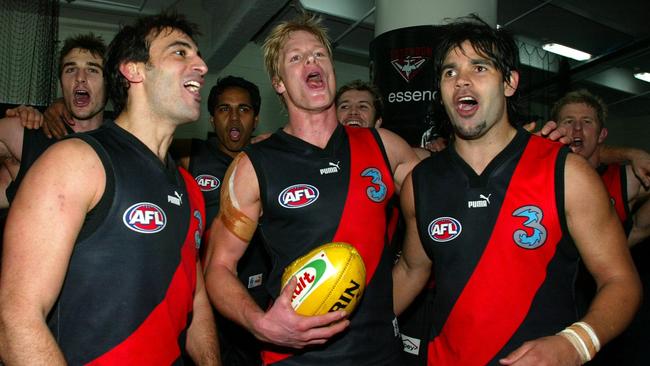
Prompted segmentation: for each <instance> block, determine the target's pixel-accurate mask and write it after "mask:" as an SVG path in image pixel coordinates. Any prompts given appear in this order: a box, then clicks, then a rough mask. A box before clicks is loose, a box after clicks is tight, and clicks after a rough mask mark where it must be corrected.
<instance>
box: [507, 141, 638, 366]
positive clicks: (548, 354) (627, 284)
mask: <svg viewBox="0 0 650 366" xmlns="http://www.w3.org/2000/svg"><path fill="white" fill-rule="evenodd" d="M564 182H565V200H566V203H565V210H566V217H567V225H568V227H569V231H570V234H571V237H572V238H573V239H574V241H575V243H576V247H577V248H578V251H579V252H580V256H581V257H582V259H583V261H584V263H585V265H586V267H587V269H588V270H589V272H590V273H591V274H592V276H593V277H594V279H595V280H596V285H597V292H596V296H595V297H594V299H593V301H592V303H591V305H590V307H589V310H588V311H587V314H586V315H585V317H584V318H583V319H582V321H584V322H586V323H588V324H589V325H591V327H592V328H593V329H594V331H595V333H596V335H597V336H598V338H599V340H600V343H601V344H605V343H607V342H609V341H610V340H612V339H613V338H614V337H615V336H617V335H618V334H620V333H621V332H622V331H623V329H625V327H626V326H627V325H628V324H629V323H630V321H631V320H632V317H633V316H634V313H635V311H636V309H637V308H638V306H639V303H640V300H641V284H640V281H639V277H638V275H637V273H636V270H635V268H634V264H633V262H632V259H631V257H630V253H629V250H628V249H627V247H626V245H625V234H624V233H623V229H622V227H621V224H620V222H619V221H618V219H617V217H616V214H615V213H614V210H613V209H612V207H611V204H610V203H609V198H608V195H607V192H606V191H605V187H604V186H603V184H602V182H601V181H600V178H599V177H598V175H597V174H596V172H595V171H594V170H593V169H592V168H591V167H590V166H589V165H588V164H587V162H586V161H585V160H584V159H582V158H581V157H579V156H576V155H574V154H569V156H568V158H567V163H566V170H565V175H564ZM568 325H569V324H567V326H568ZM549 358H552V359H553V360H552V361H551V360H549ZM531 360H534V362H535V363H526V362H531ZM540 360H547V361H549V362H551V363H549V364H555V365H562V364H565V365H570V364H579V362H580V361H579V360H580V358H579V357H578V353H577V350H576V349H575V348H574V347H573V346H572V345H571V344H570V343H569V341H568V340H567V339H564V338H563V337H561V336H558V335H555V336H552V335H549V336H548V337H545V338H540V339H537V340H533V341H530V342H526V343H524V345H522V346H521V347H520V348H519V349H517V350H515V351H514V352H513V353H511V354H510V355H509V356H508V357H507V358H506V359H504V360H502V364H506V365H517V364H518V363H521V364H537V363H539V362H541V361H540Z"/></svg>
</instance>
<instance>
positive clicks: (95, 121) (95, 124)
mask: <svg viewBox="0 0 650 366" xmlns="http://www.w3.org/2000/svg"><path fill="white" fill-rule="evenodd" d="M72 122H73V123H74V124H71V125H70V127H71V128H72V130H73V131H74V132H87V131H92V130H96V129H97V128H99V126H101V125H102V123H103V122H104V112H99V113H97V114H96V115H94V116H93V117H91V118H89V119H77V118H74V117H72Z"/></svg>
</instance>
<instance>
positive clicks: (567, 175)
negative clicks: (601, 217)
mask: <svg viewBox="0 0 650 366" xmlns="http://www.w3.org/2000/svg"><path fill="white" fill-rule="evenodd" d="M564 187H565V193H564V196H565V205H566V208H567V213H568V214H569V215H571V213H578V214H579V215H591V214H598V213H600V212H601V211H611V204H610V200H609V195H608V193H607V190H606V189H605V185H604V183H603V181H602V179H601V178H600V176H599V175H598V173H597V172H596V170H595V169H594V168H593V167H592V166H591V165H589V163H588V162H587V161H586V160H585V159H584V158H583V157H582V156H580V155H577V154H573V153H571V154H568V155H567V159H566V165H565V169H564ZM612 212H613V211H612Z"/></svg>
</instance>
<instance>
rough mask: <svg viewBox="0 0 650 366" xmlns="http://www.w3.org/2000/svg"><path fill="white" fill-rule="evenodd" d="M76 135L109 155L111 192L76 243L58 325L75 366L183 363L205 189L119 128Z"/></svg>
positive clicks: (54, 321)
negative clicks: (200, 189) (84, 365)
mask: <svg viewBox="0 0 650 366" xmlns="http://www.w3.org/2000/svg"><path fill="white" fill-rule="evenodd" d="M75 137H76V138H80V139H82V140H84V141H85V142H87V143H88V144H89V145H90V146H92V148H93V149H94V150H95V151H96V152H97V155H98V156H99V157H100V159H101V161H102V163H103V165H104V168H105V171H106V189H105V192H104V195H103V196H102V198H101V200H100V202H99V203H98V205H97V206H96V207H95V208H94V209H93V210H92V211H91V212H90V213H89V214H88V215H87V217H86V221H85V222H84V225H83V227H82V229H81V232H80V234H79V237H78V240H77V242H76V243H75V246H74V249H73V252H72V256H71V258H70V265H69V268H68V272H67V275H66V278H65V281H64V283H63V287H62V289H61V293H60V295H59V298H58V300H57V302H56V304H55V306H54V307H53V309H52V311H51V312H50V314H49V317H48V325H49V327H50V330H51V331H52V333H53V335H54V338H55V339H56V341H57V343H58V344H59V346H60V347H61V350H62V351H63V354H64V356H65V358H66V360H67V361H68V363H69V364H71V365H80V364H93V365H115V364H120V365H163V364H164V365H170V364H173V365H182V364H183V361H182V357H181V355H182V353H184V349H185V338H186V330H187V327H188V326H189V323H190V321H191V318H192V307H193V298H194V291H195V287H196V263H197V248H198V245H199V242H200V237H201V234H202V231H203V226H204V217H205V213H204V209H203V197H202V196H201V192H200V191H199V188H198V186H197V185H196V183H195V182H194V179H193V178H192V177H191V176H190V175H189V173H187V172H186V171H184V170H183V169H178V168H176V166H175V165H174V163H173V160H172V159H171V158H170V157H168V158H167V165H165V164H163V163H162V162H161V161H160V160H159V159H158V158H157V157H156V156H155V155H154V154H153V153H152V152H151V151H150V150H149V149H148V148H147V147H146V146H145V145H144V144H143V143H142V142H140V141H139V140H138V139H136V138H135V137H134V136H133V135H131V134H129V133H128V132H126V131H125V130H123V129H121V128H120V127H118V126H117V125H114V124H110V125H108V126H104V127H102V128H100V129H98V130H95V131H93V132H90V133H88V134H80V135H75Z"/></svg>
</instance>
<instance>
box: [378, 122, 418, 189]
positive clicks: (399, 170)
mask: <svg viewBox="0 0 650 366" xmlns="http://www.w3.org/2000/svg"><path fill="white" fill-rule="evenodd" d="M377 132H378V133H379V136H380V137H381V140H382V142H383V144H384V148H385V149H386V155H388V160H389V161H390V167H391V169H392V171H393V181H394V182H395V192H396V193H397V194H399V192H400V191H401V189H402V183H403V182H404V179H406V175H407V174H408V173H410V172H411V170H413V167H415V165H416V164H417V163H419V162H420V158H419V157H418V156H417V155H416V154H415V152H414V151H413V148H412V147H411V146H410V145H409V144H408V143H407V142H406V141H404V139H402V138H401V137H399V136H398V135H397V134H395V133H394V132H391V131H389V130H387V129H384V128H378V129H377Z"/></svg>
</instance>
